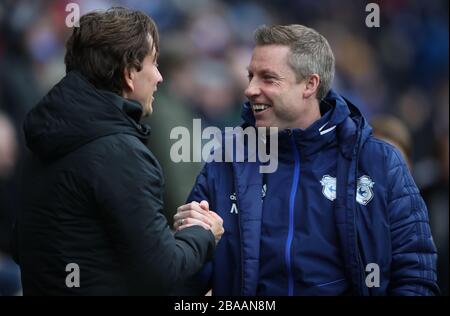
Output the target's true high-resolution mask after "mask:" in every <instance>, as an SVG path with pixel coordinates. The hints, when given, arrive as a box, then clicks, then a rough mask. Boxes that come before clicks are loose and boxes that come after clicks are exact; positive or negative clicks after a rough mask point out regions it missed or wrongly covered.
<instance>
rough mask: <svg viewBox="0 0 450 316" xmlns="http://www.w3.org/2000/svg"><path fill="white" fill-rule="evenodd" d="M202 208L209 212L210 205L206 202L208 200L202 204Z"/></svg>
mask: <svg viewBox="0 0 450 316" xmlns="http://www.w3.org/2000/svg"><path fill="white" fill-rule="evenodd" d="M200 207H201V208H202V209H204V210H205V211H208V210H209V203H208V201H206V200H203V201H201V202H200Z"/></svg>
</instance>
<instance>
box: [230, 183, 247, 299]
mask: <svg viewBox="0 0 450 316" xmlns="http://www.w3.org/2000/svg"><path fill="white" fill-rule="evenodd" d="M233 178H234V179H233V182H234V191H235V192H236V207H237V215H238V231H239V245H240V252H241V289H240V292H241V293H240V295H241V296H242V295H244V251H243V249H242V247H243V246H242V230H241V214H240V213H241V211H240V208H239V203H238V196H239V194H238V186H237V183H236V177H233Z"/></svg>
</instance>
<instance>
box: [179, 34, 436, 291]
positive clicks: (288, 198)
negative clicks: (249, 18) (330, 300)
mask: <svg viewBox="0 0 450 316" xmlns="http://www.w3.org/2000/svg"><path fill="white" fill-rule="evenodd" d="M255 41H256V47H255V48H254V50H253V55H252V59H251V62H250V65H249V67H248V77H249V83H248V87H247V89H246V90H245V95H246V96H247V98H248V100H249V102H247V103H246V104H245V105H244V108H243V119H244V121H245V123H244V124H243V126H242V127H243V128H260V127H277V128H278V129H279V132H278V134H276V135H277V136H278V144H279V147H278V149H279V150H278V169H277V170H276V171H275V172H273V173H265V174H262V173H260V172H259V170H260V168H259V166H260V165H261V163H260V162H251V161H250V160H249V161H246V162H244V163H242V162H210V163H207V164H206V165H205V167H204V169H203V171H202V172H201V173H200V175H199V176H198V178H197V181H196V183H195V186H194V188H193V190H192V192H191V194H190V196H189V197H188V201H189V202H190V201H201V200H207V201H208V202H209V205H210V206H211V207H212V209H214V210H216V211H217V213H218V214H220V215H221V216H222V218H223V220H224V227H225V231H226V232H227V233H226V234H225V235H224V236H223V238H222V239H221V241H220V243H219V244H218V247H217V251H216V255H215V257H214V260H212V261H210V262H208V263H207V264H206V265H205V267H204V268H203V269H202V271H201V272H200V273H199V274H198V275H197V276H196V277H195V278H193V279H192V280H191V281H190V282H188V283H187V284H186V285H185V286H186V287H187V288H189V290H188V291H186V292H184V293H188V294H190V295H192V294H193V293H198V294H202V293H205V292H206V291H207V290H209V289H210V288H212V294H213V295H433V294H436V293H438V287H437V285H436V257H437V256H436V248H435V246H434V243H433V239H432V237H431V233H430V227H429V223H428V214H427V209H426V206H425V203H424V202H423V199H422V198H421V196H420V194H419V190H418V189H417V187H416V185H415V183H414V181H413V179H412V177H411V175H410V173H409V171H408V168H407V166H406V164H405V161H404V159H403V158H402V156H401V154H400V153H399V151H398V150H397V149H396V148H395V147H394V146H391V145H390V144H388V143H385V142H383V141H381V140H378V139H375V138H374V137H373V136H372V135H371V128H370V126H369V125H368V124H367V122H366V120H365V119H364V117H363V116H362V114H361V112H360V111H359V110H358V109H357V108H356V106H354V105H353V104H352V103H351V102H350V101H348V100H347V99H345V98H343V97H342V96H340V95H339V94H337V93H336V92H334V91H333V90H331V85H332V81H333V77H334V68H335V62H334V56H333V53H332V50H331V48H330V45H329V44H328V42H327V40H326V39H325V38H324V37H323V36H322V35H320V34H319V33H318V32H316V31H315V30H313V29H311V28H308V27H305V26H303V25H287V26H280V25H278V26H272V27H266V26H264V27H261V28H259V29H258V30H257V31H256V33H255ZM206 209H207V208H206V204H205V210H206ZM191 211H192V210H190V207H189V205H185V206H181V207H179V208H178V212H177V214H176V215H175V220H176V222H175V227H176V228H177V227H178V226H179V225H180V224H182V223H181V221H184V220H186V219H187V218H191V217H195V218H198V219H200V218H201V216H203V215H197V216H192V212H191ZM180 292H181V293H183V290H181V291H179V293H180Z"/></svg>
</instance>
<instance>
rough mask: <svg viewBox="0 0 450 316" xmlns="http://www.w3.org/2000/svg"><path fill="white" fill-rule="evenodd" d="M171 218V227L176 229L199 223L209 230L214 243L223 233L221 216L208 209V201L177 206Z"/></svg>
mask: <svg viewBox="0 0 450 316" xmlns="http://www.w3.org/2000/svg"><path fill="white" fill-rule="evenodd" d="M173 220H174V224H173V228H174V229H175V230H176V231H179V230H181V229H184V228H186V227H189V226H193V225H200V226H202V227H203V228H204V229H206V230H211V232H212V233H213V235H214V238H215V239H216V244H217V243H218V242H219V240H220V238H221V237H222V235H223V233H224V229H223V220H222V218H221V217H220V216H219V215H217V214H216V213H215V212H213V211H210V210H209V203H208V202H207V201H205V200H203V201H201V202H200V203H198V202H191V203H188V204H184V205H182V206H180V207H178V208H177V213H176V214H175V215H174V216H173Z"/></svg>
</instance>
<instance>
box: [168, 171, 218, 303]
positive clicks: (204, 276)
mask: <svg viewBox="0 0 450 316" xmlns="http://www.w3.org/2000/svg"><path fill="white" fill-rule="evenodd" d="M210 193H211V192H209V189H208V164H206V165H205V167H204V168H203V170H202V171H201V172H200V174H199V175H198V176H197V179H196V181H195V184H194V187H193V188H192V191H191V193H190V194H189V196H188V198H187V200H186V203H190V202H192V201H196V202H201V201H202V200H206V201H208V202H209V203H210V207H211V208H213V205H212V201H211V194H210ZM212 273H213V264H212V260H210V261H208V262H206V263H205V265H204V266H203V268H202V269H201V270H200V271H199V272H198V273H196V274H195V275H194V276H192V277H190V278H188V279H186V280H184V281H183V282H180V283H179V284H178V285H177V287H176V288H175V289H174V291H173V292H172V295H189V296H192V295H205V294H206V293H207V292H208V291H209V290H210V289H211V285H212V283H211V279H212Z"/></svg>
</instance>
